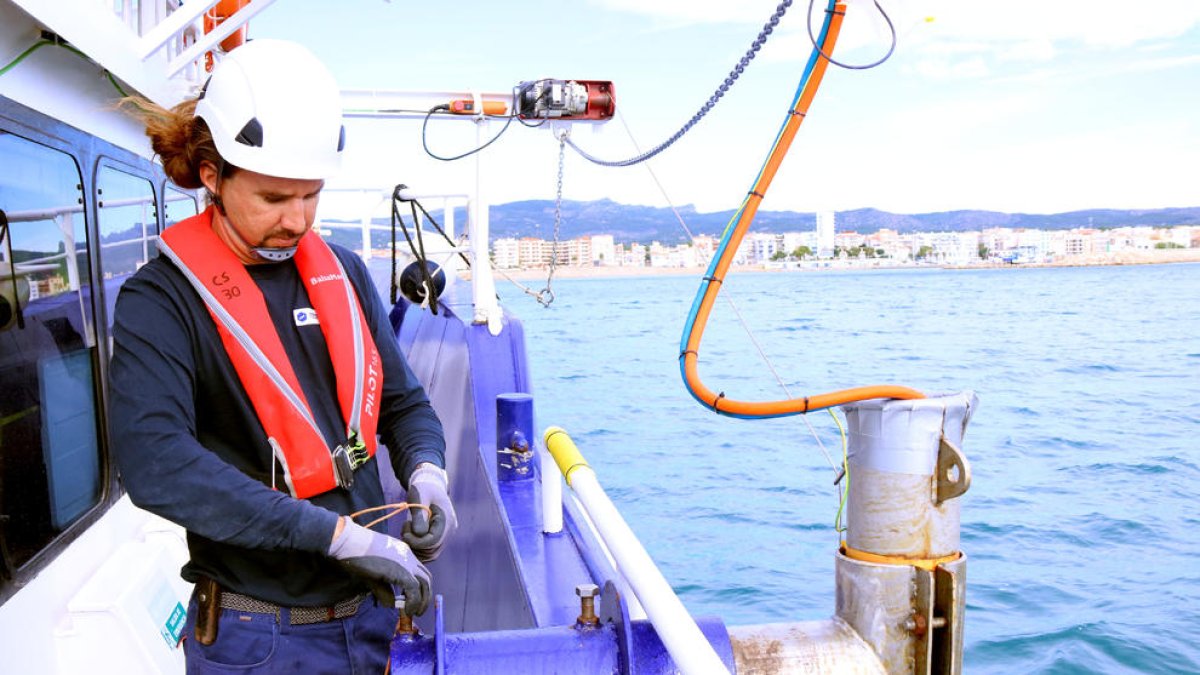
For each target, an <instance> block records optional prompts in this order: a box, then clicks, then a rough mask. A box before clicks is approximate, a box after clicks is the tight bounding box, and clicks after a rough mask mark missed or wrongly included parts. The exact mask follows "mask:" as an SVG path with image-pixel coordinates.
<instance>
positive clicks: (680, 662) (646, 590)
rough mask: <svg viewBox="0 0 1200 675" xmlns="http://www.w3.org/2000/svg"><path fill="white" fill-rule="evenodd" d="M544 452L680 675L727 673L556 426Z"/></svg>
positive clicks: (546, 436)
mask: <svg viewBox="0 0 1200 675" xmlns="http://www.w3.org/2000/svg"><path fill="white" fill-rule="evenodd" d="M544 442H545V444H546V448H547V449H548V450H549V451H550V453H551V454H552V455H553V456H554V460H555V462H557V463H558V467H559V469H561V470H562V471H563V474H564V475H565V476H566V479H567V485H569V486H571V489H573V490H574V491H575V495H576V496H577V497H578V498H579V502H580V504H582V505H583V510H584V511H585V512H586V513H587V514H588V517H589V518H591V519H592V523H593V524H594V525H595V526H596V529H597V530H598V531H599V532H600V537H601V538H602V539H603V540H604V544H605V545H606V546H607V547H608V550H609V551H610V552H611V553H612V555H613V557H614V558H615V559H616V561H617V569H619V570H620V571H621V574H622V575H623V576H624V577H625V579H626V580H627V581H628V582H629V586H630V587H631V588H632V589H633V593H634V595H636V596H637V599H638V601H639V602H640V603H641V604H642V607H643V608H645V610H646V614H647V616H649V617H650V623H652V624H653V625H654V630H656V631H657V632H658V637H659V639H661V640H662V642H663V646H665V647H666V648H667V652H668V653H669V654H670V655H671V658H672V659H674V661H675V664H676V665H677V666H679V669H680V670H681V671H682V672H683V673H684V675H716V674H718V673H728V672H729V669H728V668H726V667H725V664H724V662H722V661H721V657H720V656H718V655H717V652H716V650H715V649H713V646H712V645H711V644H710V643H709V642H708V638H706V637H704V633H702V632H701V631H700V627H699V626H697V625H696V621H695V620H694V619H692V615H691V614H689V613H688V611H687V608H685V607H684V606H683V602H681V601H680V600H679V596H677V595H675V591H674V590H672V588H671V585H670V584H669V583H667V580H666V578H664V577H663V575H662V572H660V571H659V570H658V566H657V565H655V564H654V560H652V559H651V558H650V554H649V553H647V552H646V549H645V548H644V547H643V546H642V543H641V542H640V541H638V538H637V535H635V534H634V533H633V530H632V529H630V528H629V524H628V523H626V522H625V519H624V518H623V517H621V512H620V511H618V510H617V507H616V506H615V505H613V503H612V500H610V499H609V498H608V495H607V494H605V492H604V488H602V487H600V481H598V480H597V479H596V472H595V471H593V470H592V467H590V466H588V464H587V462H586V461H585V460H584V459H583V456H582V455H581V454H580V453H579V449H578V448H576V447H575V442H574V441H572V440H571V438H570V437H569V436H567V433H566V432H565V431H563V430H562V429H559V428H558V427H550V428H549V429H547V430H546V433H545V434H544Z"/></svg>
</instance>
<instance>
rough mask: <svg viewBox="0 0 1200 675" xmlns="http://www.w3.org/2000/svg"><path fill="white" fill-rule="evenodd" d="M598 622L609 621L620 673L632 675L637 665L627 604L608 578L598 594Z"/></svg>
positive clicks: (621, 674)
mask: <svg viewBox="0 0 1200 675" xmlns="http://www.w3.org/2000/svg"><path fill="white" fill-rule="evenodd" d="M600 623H601V625H604V624H606V623H611V624H612V625H613V629H614V630H615V632H616V634H617V664H618V666H619V667H620V670H618V671H617V672H618V673H619V674H620V675H633V673H634V672H635V668H636V667H637V664H636V661H637V660H636V658H635V657H634V653H633V624H632V622H630V620H629V605H627V604H625V598H623V597H621V593H620V592H619V591H617V585H616V584H614V583H613V582H612V579H608V580H606V581H605V582H604V591H603V592H602V593H601V594H600Z"/></svg>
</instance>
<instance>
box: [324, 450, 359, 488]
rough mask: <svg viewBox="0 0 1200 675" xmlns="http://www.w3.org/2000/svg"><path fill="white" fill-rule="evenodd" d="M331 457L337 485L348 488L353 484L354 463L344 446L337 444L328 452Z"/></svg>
mask: <svg viewBox="0 0 1200 675" xmlns="http://www.w3.org/2000/svg"><path fill="white" fill-rule="evenodd" d="M330 454H331V455H332V459H333V474H334V476H336V477H337V484H338V487H341V488H345V489H347V490H349V489H350V488H351V487H353V485H354V464H353V462H351V460H350V453H349V451H347V449H346V446H344V445H339V446H337V447H336V448H334V449H333V452H332V453H330Z"/></svg>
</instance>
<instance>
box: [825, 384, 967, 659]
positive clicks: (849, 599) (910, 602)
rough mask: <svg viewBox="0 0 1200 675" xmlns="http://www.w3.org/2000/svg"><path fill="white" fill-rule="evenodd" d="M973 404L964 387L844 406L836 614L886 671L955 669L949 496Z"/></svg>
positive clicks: (959, 485)
mask: <svg viewBox="0 0 1200 675" xmlns="http://www.w3.org/2000/svg"><path fill="white" fill-rule="evenodd" d="M978 403H979V399H978V398H977V397H976V396H975V394H974V393H973V392H964V393H961V394H955V395H950V396H941V397H935V398H928V399H921V400H882V399H877V400H871V401H862V402H858V403H853V404H849V405H847V406H845V407H844V410H845V411H846V419H847V422H848V427H849V462H848V466H849V477H850V486H849V496H848V498H847V502H846V522H847V529H846V541H845V543H844V545H843V547H842V550H841V551H839V552H838V554H837V558H836V566H835V568H836V573H837V611H836V613H837V616H838V617H839V618H841V619H843V620H845V621H846V622H847V623H848V624H849V625H850V626H851V627H852V628H853V629H854V630H855V631H857V633H858V634H859V635H860V636H861V637H862V639H863V640H865V641H866V642H867V643H868V644H869V645H871V648H872V649H873V650H874V652H875V653H876V654H878V656H879V658H880V660H881V661H882V663H883V666H884V668H885V669H886V671H887V672H888V673H896V674H904V675H908V674H909V673H916V674H920V675H924V674H926V673H943V674H956V673H960V672H961V670H962V626H963V611H964V609H965V606H966V605H965V593H966V556H965V555H963V553H962V551H961V550H960V549H959V524H960V511H959V501H960V500H959V499H958V497H960V496H961V495H962V494H963V493H964V492H966V490H967V488H968V487H969V486H970V483H971V467H970V464H969V463H968V462H967V459H966V456H965V455H964V454H963V452H962V450H961V449H960V446H961V445H962V440H963V435H964V433H965V431H966V427H967V423H968V422H969V421H970V419H971V413H972V412H973V411H974V409H975V408H976V407H977V406H978Z"/></svg>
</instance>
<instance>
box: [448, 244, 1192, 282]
mask: <svg viewBox="0 0 1200 675" xmlns="http://www.w3.org/2000/svg"><path fill="white" fill-rule="evenodd" d="M1195 262H1200V249H1167V250H1163V251H1128V252H1121V253H1114V254H1107V255H1103V256H1096V255H1091V256H1077V257H1074V258H1070V259H1065V260H1056V261H1054V262H1044V263H980V264H977V265H940V264H932V265H925V264H922V265H917V264H908V265H894V264H893V265H886V264H880V265H871V264H842V265H832V266H829V267H764V266H762V265H742V266H735V267H730V268H729V269H730V271H731V272H734V273H736V274H767V273H779V272H817V273H820V272H859V271H862V272H870V271H894V270H930V269H942V270H955V271H957V270H985V269H1013V270H1020V269H1045V268H1052V267H1115V266H1127V265H1164V264H1172V263H1195ZM707 269H708V268H707V267H706V266H705V267H616V266H612V267H609V266H605V267H573V266H558V267H555V268H554V276H555V277H556V278H559V279H594V278H618V277H656V276H691V275H697V274H703V273H704V272H705V271H706V270H707ZM548 271H549V268H546V267H535V268H526V269H505V270H500V269H497V270H495V274H496V276H497V277H501V278H504V277H507V278H511V279H514V280H519V281H531V280H537V279H545V278H546V274H547V272H548ZM466 276H467V277H469V276H470V275H469V274H467V275H466Z"/></svg>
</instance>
